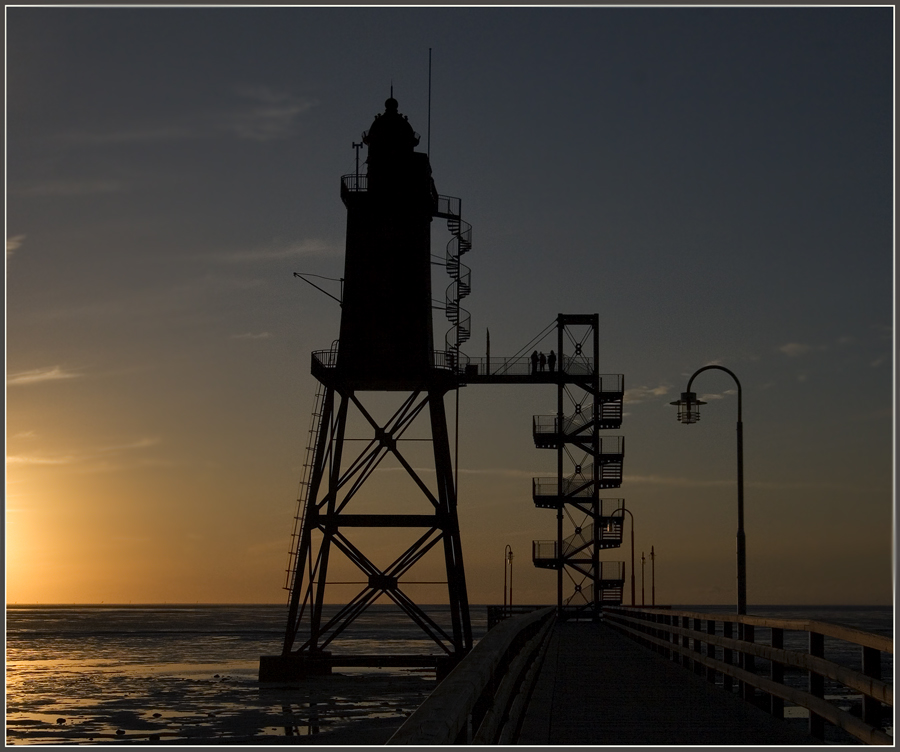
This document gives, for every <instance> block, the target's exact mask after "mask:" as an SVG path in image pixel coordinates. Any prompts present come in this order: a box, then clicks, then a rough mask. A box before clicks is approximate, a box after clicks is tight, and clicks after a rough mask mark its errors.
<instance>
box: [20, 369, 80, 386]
mask: <svg viewBox="0 0 900 752" xmlns="http://www.w3.org/2000/svg"><path fill="white" fill-rule="evenodd" d="M79 376H81V374H78V373H71V372H69V371H63V370H62V368H60V367H59V366H53V367H52V368H37V369H35V370H34V371H22V372H20V373H12V374H9V375H8V376H7V377H6V385H7V386H21V385H23V384H39V383H41V382H43V381H59V380H60V379H75V378H78V377H79Z"/></svg>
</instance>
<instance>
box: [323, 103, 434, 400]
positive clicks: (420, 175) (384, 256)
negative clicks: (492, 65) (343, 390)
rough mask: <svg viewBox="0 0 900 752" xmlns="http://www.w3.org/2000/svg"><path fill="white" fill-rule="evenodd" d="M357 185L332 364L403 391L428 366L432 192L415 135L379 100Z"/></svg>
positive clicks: (350, 204)
mask: <svg viewBox="0 0 900 752" xmlns="http://www.w3.org/2000/svg"><path fill="white" fill-rule="evenodd" d="M363 143H365V144H366V146H367V147H368V159H367V160H366V164H367V166H368V173H367V175H366V176H365V178H366V182H365V188H366V189H365V190H355V191H345V192H344V203H345V204H346V206H347V249H346V257H345V266H344V297H343V307H342V308H343V309H342V312H341V333H340V349H339V350H338V358H337V368H338V369H339V371H340V372H341V374H342V375H343V377H344V378H345V379H348V380H349V382H350V383H352V384H353V385H354V386H357V387H358V388H363V389H366V388H370V389H392V388H393V389H403V388H408V387H409V386H410V385H415V384H416V383H418V382H421V380H422V379H423V378H425V377H426V376H427V374H428V372H429V370H430V369H431V368H433V366H434V355H433V351H434V341H433V334H432V318H431V305H432V304H431V222H432V218H433V216H434V214H435V212H436V210H437V192H436V191H435V188H434V182H433V180H432V179H431V166H430V165H429V162H428V156H427V155H426V154H423V153H421V152H416V151H415V147H416V146H417V145H418V143H419V137H418V136H417V135H416V134H415V132H414V131H413V129H412V126H410V124H409V122H408V121H407V119H406V118H405V117H403V116H402V115H401V114H400V112H399V111H398V103H397V100H396V99H394V98H393V97H391V98H390V99H388V100H387V101H386V102H385V111H384V114H382V115H379V116H377V117H376V118H375V121H374V122H373V123H372V126H371V127H370V128H369V130H368V132H367V133H366V134H365V136H364V138H363Z"/></svg>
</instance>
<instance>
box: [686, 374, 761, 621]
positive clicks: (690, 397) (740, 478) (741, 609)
mask: <svg viewBox="0 0 900 752" xmlns="http://www.w3.org/2000/svg"><path fill="white" fill-rule="evenodd" d="M710 369H716V370H719V371H725V373H727V374H728V375H729V376H731V378H733V379H734V383H735V384H737V389H738V408H737V410H738V412H737V485H738V527H737V613H738V614H739V615H740V614H746V613H747V550H746V545H747V541H746V537H745V535H744V424H743V421H742V420H741V382H740V381H738V377H737V376H735V375H734V374H733V373H732V372H731V371H729V370H728V369H727V368H725V367H724V366H717V365H710V366H703V368H701V369H699V370H698V371H696V372H695V373H694V375H693V376H691V378H690V379H689V380H688V383H687V390H686V391H684V392H682V394H681V399H680V400H678V401H677V402H672V403H671V404H673V405H675V406H676V407H677V408H678V420H679V422H681V423H686V424H689V423H696V422H697V421H698V420H700V409H699V407H700V405H705V404H706V403H705V402H701V401H700V400H698V399H697V395H696V394H694V392H692V391H691V384H692V383H693V381H694V378H696V376H697V375H698V374H701V373H703V371H708V370H710Z"/></svg>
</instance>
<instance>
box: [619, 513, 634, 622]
mask: <svg viewBox="0 0 900 752" xmlns="http://www.w3.org/2000/svg"><path fill="white" fill-rule="evenodd" d="M622 511H623V512H628V514H629V516H630V517H631V605H632V606H633V605H634V515H633V514H632V513H631V510H630V509H626V508H625V507H622ZM614 514H615V512H614ZM624 521H625V515H624V514H623V515H622V523H623V525H624Z"/></svg>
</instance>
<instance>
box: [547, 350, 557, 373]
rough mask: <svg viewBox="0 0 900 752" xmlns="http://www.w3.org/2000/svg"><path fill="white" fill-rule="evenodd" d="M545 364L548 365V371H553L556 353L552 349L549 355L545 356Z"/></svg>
mask: <svg viewBox="0 0 900 752" xmlns="http://www.w3.org/2000/svg"><path fill="white" fill-rule="evenodd" d="M547 365H548V366H550V373H553V372H554V371H555V370H556V353H555V352H553V350H551V351H550V355H548V356H547Z"/></svg>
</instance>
